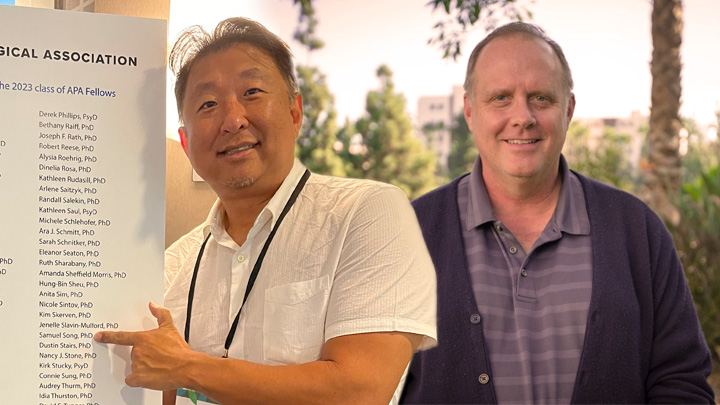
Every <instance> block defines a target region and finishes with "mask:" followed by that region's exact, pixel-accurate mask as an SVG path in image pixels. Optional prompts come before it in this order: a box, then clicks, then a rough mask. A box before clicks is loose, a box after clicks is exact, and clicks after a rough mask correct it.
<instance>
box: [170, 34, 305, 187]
mask: <svg viewBox="0 0 720 405" xmlns="http://www.w3.org/2000/svg"><path fill="white" fill-rule="evenodd" d="M182 119H183V122H184V124H185V125H184V126H183V127H181V128H180V130H179V132H180V137H181V140H182V143H183V148H184V149H185V153H186V154H187V156H188V158H189V159H190V162H191V163H192V165H193V168H194V169H195V170H196V171H197V172H198V174H199V175H200V176H202V178H203V179H205V181H207V182H208V184H209V185H210V186H211V187H212V188H213V190H215V192H216V193H217V194H218V196H220V197H221V198H222V197H223V196H224V195H227V194H228V193H233V192H236V191H238V190H242V191H243V192H248V191H249V190H250V188H251V187H252V190H258V191H259V192H272V193H274V191H275V190H276V189H277V188H278V187H279V186H280V184H281V183H282V181H283V180H284V179H285V177H286V176H287V174H288V173H289V172H290V169H291V168H292V165H293V155H294V151H295V138H297V135H298V132H299V130H300V125H301V124H302V103H301V99H300V95H295V96H294V97H292V101H291V99H290V97H289V96H288V88H287V85H286V83H285V81H284V80H283V77H282V75H281V74H280V71H279V70H278V68H277V66H276V65H275V63H274V62H273V60H272V58H270V57H269V56H268V55H267V54H266V53H264V52H263V51H261V50H259V49H258V48H256V47H254V46H252V45H249V44H243V43H241V44H236V45H233V46H232V47H230V48H229V49H227V50H223V51H220V52H216V53H212V54H210V55H207V56H204V57H202V59H199V60H197V61H196V62H195V63H194V65H193V66H192V68H191V70H190V74H189V76H188V82H187V88H186V90H185V95H184V98H183V107H182Z"/></svg>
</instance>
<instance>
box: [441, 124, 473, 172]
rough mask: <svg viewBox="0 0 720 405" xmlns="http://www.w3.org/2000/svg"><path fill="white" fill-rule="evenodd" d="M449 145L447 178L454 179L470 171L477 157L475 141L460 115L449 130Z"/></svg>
mask: <svg viewBox="0 0 720 405" xmlns="http://www.w3.org/2000/svg"><path fill="white" fill-rule="evenodd" d="M450 144H451V146H450V155H449V156H448V177H450V179H454V178H456V177H458V176H460V175H461V174H465V173H467V172H469V171H471V170H472V167H473V164H474V163H475V158H476V157H477V155H478V150H477V147H476V146H475V139H474V138H473V134H472V132H470V128H468V124H467V122H466V121H465V116H464V115H463V114H462V113H461V114H458V116H457V117H455V120H454V121H453V125H452V128H451V129H450Z"/></svg>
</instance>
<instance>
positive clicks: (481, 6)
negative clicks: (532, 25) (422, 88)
mask: <svg viewBox="0 0 720 405" xmlns="http://www.w3.org/2000/svg"><path fill="white" fill-rule="evenodd" d="M453 3H454V4H453ZM518 3H519V2H518V1H515V0H455V1H453V0H430V1H429V2H428V3H427V5H428V6H432V8H433V10H438V9H440V10H442V11H444V12H445V13H446V14H447V15H448V19H447V20H446V21H440V22H438V23H437V24H435V27H434V28H435V29H436V30H437V31H438V34H437V36H435V37H433V38H430V39H429V40H428V44H429V45H438V46H439V47H440V49H441V50H442V51H443V59H447V58H452V59H453V60H457V58H458V56H460V55H461V54H462V44H463V42H465V38H466V36H467V33H468V32H469V31H470V28H471V27H472V26H473V25H475V23H477V22H479V21H482V22H483V23H484V25H485V30H486V31H490V30H492V29H494V28H495V26H496V25H497V24H498V22H499V21H500V20H501V19H504V20H511V21H513V20H514V21H522V20H523V19H525V18H527V19H532V13H531V12H530V11H528V10H527V9H526V8H524V7H522V6H520V5H519V4H518ZM499 11H501V12H502V14H501V15H500V16H498V14H500V13H498V12H499Z"/></svg>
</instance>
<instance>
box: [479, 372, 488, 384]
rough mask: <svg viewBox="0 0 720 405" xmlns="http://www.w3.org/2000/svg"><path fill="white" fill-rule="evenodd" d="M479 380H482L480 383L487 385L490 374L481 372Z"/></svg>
mask: <svg viewBox="0 0 720 405" xmlns="http://www.w3.org/2000/svg"><path fill="white" fill-rule="evenodd" d="M478 381H479V382H480V384H482V385H485V384H487V383H488V382H490V376H489V375H487V374H485V373H482V374H480V377H478Z"/></svg>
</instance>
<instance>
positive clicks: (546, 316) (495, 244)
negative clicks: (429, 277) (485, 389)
mask: <svg viewBox="0 0 720 405" xmlns="http://www.w3.org/2000/svg"><path fill="white" fill-rule="evenodd" d="M560 175H561V176H562V180H563V182H562V187H561V190H560V197H559V200H558V204H557V207H556V208H555V212H554V214H553V216H552V218H551V219H550V221H549V222H548V224H547V225H546V227H545V229H544V230H543V232H542V234H541V235H540V237H539V238H538V240H537V241H536V242H535V243H534V244H533V246H532V248H531V250H530V252H525V251H524V250H523V248H522V246H521V245H520V243H519V242H518V241H517V239H516V238H515V236H514V235H513V234H512V233H511V232H510V231H509V230H508V229H507V228H506V227H505V226H504V225H503V223H502V222H501V221H498V220H497V219H496V218H495V216H494V214H493V211H492V206H491V204H490V200H489V198H488V194H487V190H486V189H485V184H484V182H483V180H482V162H481V160H480V158H479V157H478V158H477V160H476V161H475V166H474V167H473V170H472V173H471V174H470V176H467V177H465V178H464V179H462V180H461V181H460V184H459V186H458V207H459V210H460V220H461V223H462V224H464V229H463V238H464V241H465V246H466V251H465V254H466V256H467V260H468V265H469V271H470V279H471V282H472V287H473V292H474V295H475V300H476V303H477V306H478V310H479V313H480V315H481V317H482V322H483V335H484V338H485V340H486V349H487V353H488V357H489V359H490V369H491V373H490V376H489V379H490V382H492V383H493V386H494V388H495V394H496V397H497V400H498V403H501V404H513V403H518V404H522V403H558V404H562V403H564V404H567V403H570V398H571V396H572V394H573V387H574V384H575V376H576V373H577V369H578V364H579V362H580V355H581V353H582V348H583V342H584V336H585V326H586V323H587V315H588V307H589V305H590V293H591V290H592V251H591V247H592V246H591V241H590V223H589V221H588V215H587V210H586V205H585V197H584V195H583V191H582V187H581V185H580V181H579V179H578V178H577V177H576V176H575V175H574V174H572V173H571V172H570V171H569V170H568V167H567V163H566V161H565V159H564V157H561V158H560Z"/></svg>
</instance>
